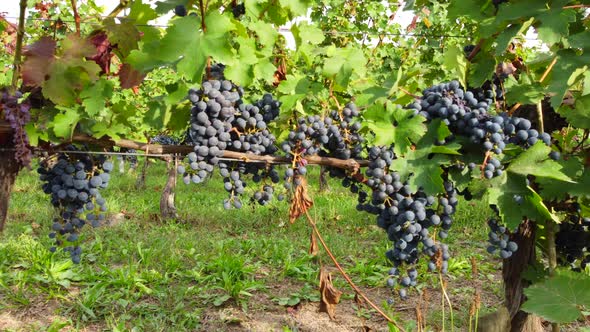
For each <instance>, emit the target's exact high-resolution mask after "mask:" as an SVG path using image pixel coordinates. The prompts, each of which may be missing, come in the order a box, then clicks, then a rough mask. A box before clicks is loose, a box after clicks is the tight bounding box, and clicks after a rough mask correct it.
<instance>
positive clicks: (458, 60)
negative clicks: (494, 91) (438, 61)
mask: <svg viewBox="0 0 590 332" xmlns="http://www.w3.org/2000/svg"><path fill="white" fill-rule="evenodd" d="M455 2H456V1H454V2H453V3H455ZM442 65H443V66H444V67H445V68H446V69H447V70H448V71H449V72H451V73H453V74H454V75H455V76H456V77H457V78H458V80H459V82H460V83H461V85H462V86H467V82H466V75H467V59H466V58H465V53H464V52H463V50H462V49H461V48H460V47H459V46H457V45H453V46H449V47H448V48H447V50H446V51H445V54H444V59H443V63H442Z"/></svg>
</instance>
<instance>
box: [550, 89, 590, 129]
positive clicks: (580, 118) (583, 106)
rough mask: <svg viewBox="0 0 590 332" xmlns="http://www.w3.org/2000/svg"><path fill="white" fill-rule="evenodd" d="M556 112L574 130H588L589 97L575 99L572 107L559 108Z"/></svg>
mask: <svg viewBox="0 0 590 332" xmlns="http://www.w3.org/2000/svg"><path fill="white" fill-rule="evenodd" d="M557 112H558V113H559V114H560V115H561V116H563V117H564V118H566V119H567V121H568V122H569V123H571V124H572V125H573V126H575V127H576V128H582V129H590V95H585V96H582V97H579V98H576V103H575V104H574V107H573V108H571V107H565V106H564V107H560V108H559V109H558V110H557Z"/></svg>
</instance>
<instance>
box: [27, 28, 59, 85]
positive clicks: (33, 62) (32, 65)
mask: <svg viewBox="0 0 590 332" xmlns="http://www.w3.org/2000/svg"><path fill="white" fill-rule="evenodd" d="M55 48H56V42H55V40H53V39H52V38H50V37H41V38H40V39H39V40H38V41H36V42H35V43H33V44H31V45H29V46H27V47H25V49H24V55H25V57H26V58H25V61H24V63H23V65H22V77H23V83H24V84H25V85H29V86H41V84H43V82H44V81H45V79H46V78H47V76H48V74H49V73H50V71H51V65H52V64H53V62H54V61H55Z"/></svg>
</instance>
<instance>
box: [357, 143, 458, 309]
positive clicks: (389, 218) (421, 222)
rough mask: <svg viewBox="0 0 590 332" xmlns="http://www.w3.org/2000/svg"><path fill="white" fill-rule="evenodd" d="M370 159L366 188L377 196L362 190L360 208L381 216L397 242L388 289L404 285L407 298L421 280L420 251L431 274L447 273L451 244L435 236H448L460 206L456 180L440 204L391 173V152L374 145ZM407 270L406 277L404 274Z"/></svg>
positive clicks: (402, 292)
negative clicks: (410, 290) (410, 288)
mask: <svg viewBox="0 0 590 332" xmlns="http://www.w3.org/2000/svg"><path fill="white" fill-rule="evenodd" d="M368 155H369V158H368V159H369V165H368V168H367V171H366V175H367V178H368V179H367V181H366V185H367V186H368V187H369V188H370V189H371V190H372V194H371V196H370V197H367V195H366V194H364V193H362V192H359V204H358V206H357V208H358V209H359V210H362V211H366V212H369V213H372V214H375V215H377V225H378V226H379V227H381V228H383V229H384V230H386V231H387V235H388V237H389V240H390V241H392V242H393V248H392V249H390V250H388V251H387V253H386V256H387V258H388V259H389V260H391V261H392V262H393V264H394V268H393V269H391V271H390V279H389V280H388V285H390V286H395V285H396V284H399V285H400V286H401V287H402V288H401V289H400V290H399V295H400V297H402V298H405V297H406V296H407V290H406V289H405V288H406V287H410V286H415V285H416V282H417V277H418V272H417V270H416V269H415V267H414V266H415V264H416V263H417V262H418V258H419V255H420V252H422V253H423V254H425V255H427V256H428V257H430V261H429V263H428V268H429V270H431V271H435V270H439V271H441V272H442V273H446V272H447V269H448V259H449V257H450V255H449V252H448V246H446V245H444V244H440V243H439V242H437V241H436V238H435V234H438V237H439V238H440V239H444V238H446V237H447V236H448V234H447V232H448V230H449V229H450V227H451V224H452V215H453V214H454V212H455V206H456V205H457V191H456V189H455V188H454V186H453V185H452V183H451V182H445V183H444V185H445V194H444V195H443V196H441V197H439V199H438V200H437V198H436V197H434V196H430V195H427V194H426V193H424V192H423V191H422V190H420V189H419V190H418V191H416V192H413V191H412V190H411V188H410V186H409V185H408V183H407V182H402V181H401V177H400V175H399V173H397V172H395V171H391V170H390V166H391V163H392V161H393V160H394V158H395V154H394V152H393V150H392V149H391V148H380V147H372V148H371V149H370V150H369V153H368ZM437 203H438V204H437ZM431 230H437V231H438V233H437V232H436V231H434V232H432V231H431ZM420 247H421V251H420ZM404 269H405V272H406V275H402V274H401V273H400V271H402V270H404Z"/></svg>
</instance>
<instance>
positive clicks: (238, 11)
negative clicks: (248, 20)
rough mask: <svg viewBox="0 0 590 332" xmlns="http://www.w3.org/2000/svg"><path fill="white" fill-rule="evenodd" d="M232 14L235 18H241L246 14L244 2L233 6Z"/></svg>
mask: <svg viewBox="0 0 590 332" xmlns="http://www.w3.org/2000/svg"><path fill="white" fill-rule="evenodd" d="M231 12H232V14H233V15H234V18H240V16H242V15H244V14H246V6H245V5H244V3H243V2H242V3H240V4H237V5H235V6H233V7H232V9H231Z"/></svg>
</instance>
